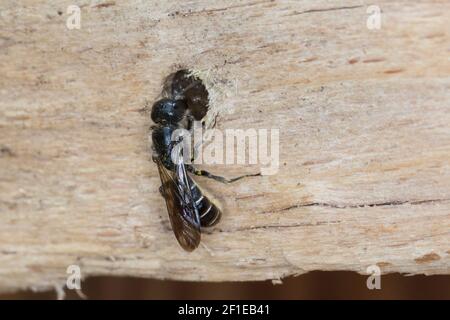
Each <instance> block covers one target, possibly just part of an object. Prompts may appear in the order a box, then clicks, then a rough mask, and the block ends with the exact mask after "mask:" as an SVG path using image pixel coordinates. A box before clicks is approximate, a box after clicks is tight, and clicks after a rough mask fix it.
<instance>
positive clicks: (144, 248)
mask: <svg viewBox="0 0 450 320" xmlns="http://www.w3.org/2000/svg"><path fill="white" fill-rule="evenodd" d="M70 4H72V3H69V2H67V1H54V0H52V1H21V2H19V3H17V2H16V1H9V0H3V1H2V2H1V4H0V74H1V77H0V150H1V151H0V291H12V290H17V289H20V288H33V289H36V290H41V289H45V288H49V287H53V286H56V287H60V286H62V285H64V284H65V281H66V277H67V274H66V268H67V267H68V266H69V265H72V264H77V265H79V266H80V267H81V271H82V275H83V277H88V276H91V275H99V274H101V275H130V276H138V277H154V278H168V279H183V280H210V281H225V280H260V279H279V278H282V277H285V276H288V275H293V274H300V273H304V272H307V271H310V270H354V271H357V272H361V273H364V272H366V268H367V267H368V266H369V265H373V264H377V265H378V266H380V268H381V270H382V272H383V273H389V272H402V273H408V274H418V273H425V274H438V273H439V274H448V273H450V233H449V232H450V230H449V229H450V228H449V227H450V160H449V159H450V105H449V104H450V60H449V56H450V31H449V27H448V22H449V21H450V3H449V2H448V1H408V2H404V1H378V2H377V5H379V6H380V7H381V9H382V25H381V29H380V30H369V29H367V27H366V20H367V18H368V16H369V15H368V14H367V13H366V8H367V7H368V6H369V5H371V4H372V3H371V2H367V1H346V2H345V6H344V7H343V6H342V2H341V1H242V2H241V1H226V2H224V1H193V2H188V3H183V4H181V2H180V3H178V2H176V1H164V2H160V1H146V2H141V1H127V2H123V3H122V2H121V1H116V2H95V3H93V4H89V3H88V2H87V1H79V3H78V4H79V5H80V6H81V29H80V30H69V29H67V28H66V19H67V17H68V15H67V13H66V8H67V6H68V5H70ZM180 66H182V67H188V68H191V69H194V70H197V71H199V72H201V73H202V74H203V75H204V76H205V79H206V81H207V82H208V83H209V84H210V85H212V87H210V90H211V91H210V92H211V94H212V95H213V96H214V97H215V100H214V108H215V110H216V111H217V112H218V113H219V116H218V118H217V128H219V129H227V128H235V129H236V128H241V129H246V128H256V129H258V128H266V129H270V128H279V129H280V169H279V173H278V174H277V175H273V176H264V177H252V178H248V179H244V180H241V181H239V182H236V183H235V184H232V185H223V184H219V183H216V182H214V181H207V180H205V179H202V178H201V179H199V180H198V181H199V183H201V184H202V185H203V186H204V187H206V188H207V189H208V190H209V191H210V192H211V193H212V194H214V195H216V197H217V198H218V199H219V200H220V202H221V204H222V206H223V208H224V216H223V220H222V222H221V223H220V224H219V225H218V226H217V227H215V228H214V229H213V230H211V232H209V233H208V234H205V235H204V236H203V243H204V245H205V246H202V247H200V248H199V249H198V250H196V251H195V252H194V253H185V252H183V251H182V250H181V249H180V247H179V246H178V244H177V243H176V241H175V239H174V237H173V234H172V232H171V231H170V230H169V222H168V217H167V214H166V208H165V204H164V200H163V199H162V198H161V197H160V195H159V193H158V186H159V184H160V181H159V177H158V172H157V168H156V167H155V165H154V163H152V161H151V160H150V145H149V142H148V128H149V126H150V124H151V121H150V119H149V116H148V115H147V114H145V113H143V112H139V110H140V109H142V108H143V106H144V105H145V103H146V101H150V102H152V101H154V100H155V99H156V98H157V96H158V94H159V93H160V91H161V84H162V81H163V79H164V77H165V76H167V75H168V74H169V73H171V72H173V71H174V70H177V69H178V68H179V67H180ZM207 169H208V170H210V171H213V172H215V173H222V174H224V175H226V176H228V177H233V176H236V175H240V174H244V173H254V172H255V171H256V172H257V171H259V167H258V166H255V165H246V166H241V165H239V166H238V165H233V166H225V165H215V166H208V167H207Z"/></svg>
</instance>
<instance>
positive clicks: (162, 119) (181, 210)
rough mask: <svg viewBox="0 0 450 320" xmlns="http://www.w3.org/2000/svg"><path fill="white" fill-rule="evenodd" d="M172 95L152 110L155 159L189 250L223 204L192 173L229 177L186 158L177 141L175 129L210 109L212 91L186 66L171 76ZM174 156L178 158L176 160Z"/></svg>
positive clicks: (174, 224) (173, 216) (167, 88)
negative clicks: (205, 190) (199, 167)
mask: <svg viewBox="0 0 450 320" xmlns="http://www.w3.org/2000/svg"><path fill="white" fill-rule="evenodd" d="M164 91H165V92H166V95H167V96H168V97H165V98H162V99H160V100H158V101H156V102H155V103H154V104H153V106H152V110H151V119H152V121H153V122H154V123H155V125H154V126H152V142H153V156H152V158H153V161H154V162H155V163H156V165H157V167H158V171H159V176H160V178H161V187H160V189H159V190H160V193H161V195H162V196H163V197H164V199H165V201H166V205H167V211H168V214H169V219H170V223H171V226H172V230H173V232H174V234H175V237H176V239H177V240H178V243H179V244H180V245H181V247H182V248H183V249H184V250H186V251H193V250H194V249H195V248H197V247H198V245H199V243H200V239H201V228H205V227H212V226H214V225H216V224H217V223H218V222H219V221H220V218H221V216H222V212H221V210H220V209H219V207H218V206H217V205H216V204H215V203H214V202H212V201H211V200H210V199H209V198H208V197H207V196H206V195H205V194H204V193H203V192H202V191H201V189H200V188H199V186H198V185H197V183H196V182H195V181H194V180H193V179H192V178H191V177H190V176H189V173H190V174H194V175H201V176H206V177H209V178H212V179H215V180H218V181H221V182H229V180H227V179H225V178H223V177H220V176H215V175H213V174H211V173H209V172H207V171H204V170H197V169H195V168H194V167H193V166H192V165H191V164H187V163H185V162H184V161H183V149H182V148H177V147H179V146H178V144H179V143H181V141H180V140H175V141H173V139H172V138H173V134H174V132H175V130H177V129H180V128H184V129H189V128H190V126H191V123H192V121H193V120H201V119H202V118H203V117H204V116H205V115H206V112H207V111H208V91H207V90H206V88H205V86H204V85H203V83H202V82H201V81H200V80H199V79H197V78H196V77H194V76H192V75H190V74H189V72H188V71H186V70H180V71H178V72H176V73H175V74H174V75H172V76H171V77H170V81H169V85H166V86H165V88H164ZM174 159H175V160H176V161H174Z"/></svg>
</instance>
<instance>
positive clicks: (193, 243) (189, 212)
mask: <svg viewBox="0 0 450 320" xmlns="http://www.w3.org/2000/svg"><path fill="white" fill-rule="evenodd" d="M156 164H157V165H158V171H159V176H160V178H161V183H162V193H163V195H164V199H165V200H166V205H167V212H168V213H169V219H170V223H171V225H172V229H173V232H174V234H175V237H176V238H177V240H178V242H179V243H180V245H181V247H182V248H183V249H185V250H186V251H192V250H194V249H195V248H197V247H198V245H199V243H200V238H201V234H200V222H199V221H200V218H199V215H198V211H197V210H196V208H195V206H194V202H193V200H192V196H191V193H190V189H189V192H187V190H188V189H187V188H189V184H187V185H186V183H185V181H183V179H182V178H183V177H180V173H179V171H180V169H179V168H178V167H179V166H182V167H183V168H184V164H182V163H181V164H180V165H177V170H176V171H175V173H176V175H175V174H174V172H172V171H169V170H167V169H166V168H165V167H164V165H163V164H162V162H161V160H159V159H156ZM181 175H182V173H181ZM185 180H186V181H187V180H188V179H187V178H186V179H185Z"/></svg>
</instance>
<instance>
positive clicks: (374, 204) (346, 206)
mask: <svg viewBox="0 0 450 320" xmlns="http://www.w3.org/2000/svg"><path fill="white" fill-rule="evenodd" d="M449 200H450V198H444V199H425V200H392V201H386V202H372V203H358V204H338V203H327V202H310V203H303V204H295V205H292V206H289V207H286V208H282V209H279V210H274V211H264V212H261V213H262V214H266V213H274V212H282V211H289V210H292V209H297V208H303V207H328V208H335V209H356V208H366V207H369V208H372V207H384V206H401V205H405V204H410V205H419V204H425V203H436V202H444V201H449Z"/></svg>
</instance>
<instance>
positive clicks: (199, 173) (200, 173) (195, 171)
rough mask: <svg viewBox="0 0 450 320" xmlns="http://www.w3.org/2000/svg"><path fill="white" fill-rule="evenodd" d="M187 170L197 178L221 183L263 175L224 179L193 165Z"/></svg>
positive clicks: (256, 174) (254, 174)
mask: <svg viewBox="0 0 450 320" xmlns="http://www.w3.org/2000/svg"><path fill="white" fill-rule="evenodd" d="M186 169H187V170H188V171H189V172H191V173H193V174H195V175H196V176H202V177H206V178H209V179H213V180H216V181H219V182H222V183H232V182H235V181H238V180H240V179H242V178H246V177H256V176H260V175H261V173H253V174H245V175H242V176H239V177H235V178H231V179H228V178H225V177H222V176H217V175H214V174H212V173H210V172H208V171H206V170H198V169H196V168H194V167H193V166H191V165H186Z"/></svg>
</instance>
